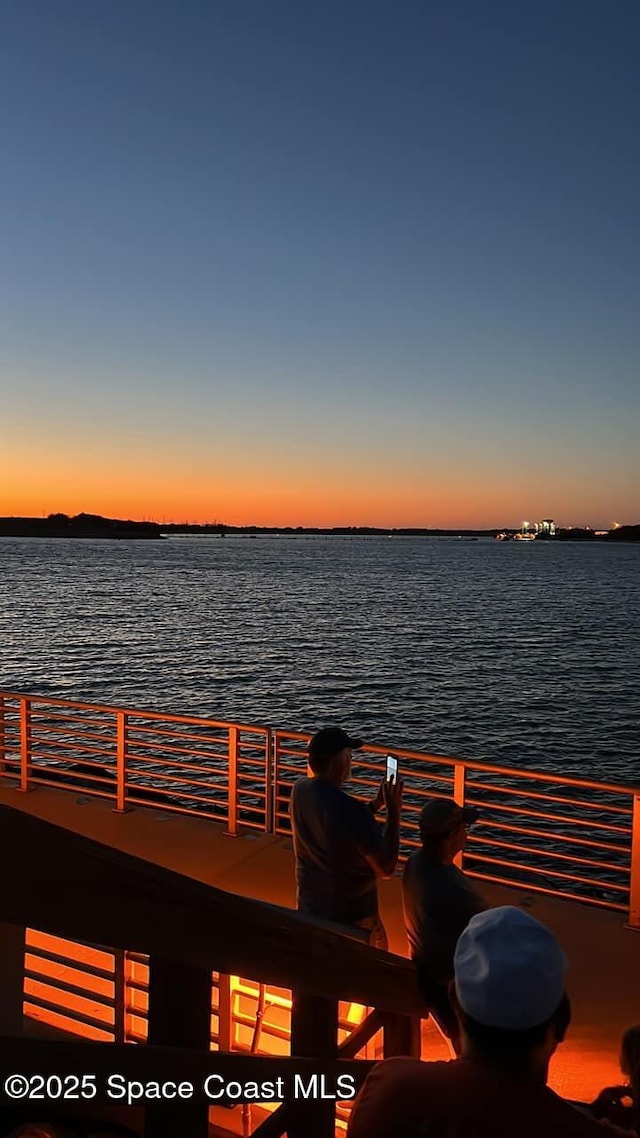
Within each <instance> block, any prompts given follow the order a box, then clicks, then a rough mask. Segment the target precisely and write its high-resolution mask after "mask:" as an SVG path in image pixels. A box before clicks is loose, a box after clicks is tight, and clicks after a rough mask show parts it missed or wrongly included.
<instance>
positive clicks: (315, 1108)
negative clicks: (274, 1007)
mask: <svg viewBox="0 0 640 1138" xmlns="http://www.w3.org/2000/svg"><path fill="white" fill-rule="evenodd" d="M292 997H293V1000H292V1007H291V1055H292V1057H293V1056H295V1057H296V1058H311V1059H317V1060H319V1062H320V1063H322V1060H323V1059H331V1060H333V1059H336V1058H337V1053H338V1001H337V1000H332V999H327V998H325V997H323V996H311V995H308V994H307V993H303V992H293V993H292ZM309 1105H310V1104H307V1109H306V1110H305V1109H304V1107H303V1104H302V1103H300V1104H299V1103H294V1109H293V1111H292V1112H291V1116H290V1118H287V1123H288V1124H287V1135H288V1138H334V1136H335V1127H336V1108H335V1102H318V1101H317V1100H315V1101H314V1102H313V1104H312V1105H311V1107H310V1109H309ZM298 1107H299V1108H300V1109H296V1108H298Z"/></svg>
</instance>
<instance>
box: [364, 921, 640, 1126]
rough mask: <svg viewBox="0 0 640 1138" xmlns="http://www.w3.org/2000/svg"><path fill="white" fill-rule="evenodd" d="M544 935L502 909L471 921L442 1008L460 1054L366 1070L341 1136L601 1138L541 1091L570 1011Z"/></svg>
mask: <svg viewBox="0 0 640 1138" xmlns="http://www.w3.org/2000/svg"><path fill="white" fill-rule="evenodd" d="M566 968H567V960H566V957H565V955H564V952H563V951H562V949H561V948H560V945H559V944H558V942H557V940H556V938H555V937H554V936H553V934H552V933H551V932H550V931H549V930H548V929H547V928H545V926H544V925H541V924H540V922H539V921H536V920H535V919H534V918H533V917H531V916H530V915H529V914H528V913H525V912H523V911H522V910H521V909H516V908H513V907H511V906H504V907H501V908H496V909H488V910H486V911H485V912H483V913H478V914H477V915H476V916H475V917H472V918H471V921H470V922H469V924H468V926H467V928H466V929H465V931H464V932H463V934H462V936H461V937H460V940H459V941H458V945H457V948H456V952H455V959H454V970H455V980H454V981H452V984H451V1001H452V1004H453V1006H454V1008H455V1011H456V1015H457V1016H458V1021H459V1025H460V1036H461V1040H462V1055H461V1057H460V1058H459V1059H454V1060H453V1061H450V1062H445V1063H422V1062H420V1060H418V1059H388V1060H386V1061H385V1062H383V1063H379V1064H378V1065H377V1066H376V1067H374V1069H373V1070H372V1071H371V1073H370V1074H369V1076H368V1077H367V1079H366V1080H365V1083H364V1085H363V1087H362V1089H361V1091H360V1094H359V1096H358V1098H357V1100H356V1103H355V1105H354V1108H353V1112H352V1115H351V1120H350V1123H349V1128H348V1138H606V1136H607V1135H609V1138H610V1136H611V1134H612V1132H613V1133H618V1134H625V1133H626V1131H622V1130H617V1129H614V1130H613V1131H612V1130H611V1129H607V1128H605V1126H604V1125H603V1124H602V1123H600V1122H597V1121H596V1120H595V1119H594V1118H589V1117H588V1116H587V1115H586V1114H584V1113H582V1112H581V1111H579V1110H576V1109H575V1107H574V1106H572V1105H571V1104H570V1103H568V1102H565V1100H564V1099H562V1098H560V1097H559V1096H558V1095H556V1094H554V1092H553V1091H552V1090H550V1089H549V1087H548V1086H547V1077H548V1069H549V1061H550V1059H551V1056H552V1055H553V1053H554V1051H555V1050H556V1048H557V1046H558V1044H559V1043H561V1042H562V1041H563V1039H564V1037H565V1034H566V1031H567V1028H568V1026H569V1023H570V1020H571V1009H570V1005H569V1000H568V998H567V995H566V992H565V986H564V985H565V972H566Z"/></svg>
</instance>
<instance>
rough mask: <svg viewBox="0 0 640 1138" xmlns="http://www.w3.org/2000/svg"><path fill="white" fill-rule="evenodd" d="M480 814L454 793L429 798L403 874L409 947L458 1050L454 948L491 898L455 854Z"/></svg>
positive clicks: (425, 991) (426, 993)
mask: <svg viewBox="0 0 640 1138" xmlns="http://www.w3.org/2000/svg"><path fill="white" fill-rule="evenodd" d="M477 817H478V812H477V810H474V809H473V808H472V807H462V806H458V805H457V803H455V802H454V801H453V799H451V798H433V799H432V800H431V801H430V802H427V803H426V805H425V806H424V807H423V808H422V812H421V814H420V822H419V824H420V840H421V847H422V848H421V849H420V850H418V851H417V852H416V853H414V854H413V855H412V856H411V857H410V858H409V859H408V861H407V863H406V865H405V868H404V875H403V879H402V904H403V910H404V921H405V927H406V930H407V940H408V942H409V953H410V956H411V958H412V960H413V961H414V963H415V965H416V968H417V971H418V981H419V983H420V990H421V992H422V995H423V997H424V1000H425V1003H426V1004H427V1006H428V1008H429V1010H430V1012H431V1015H432V1016H433V1018H434V1020H435V1021H436V1023H437V1024H438V1026H439V1027H440V1029H441V1030H442V1031H443V1032H444V1034H445V1035H447V1036H448V1038H449V1039H450V1040H451V1044H452V1046H453V1048H454V1050H455V1051H458V1049H459V1034H458V1021H457V1018H456V1015H455V1012H454V1010H453V1008H452V1006H451V1002H450V999H449V983H450V981H451V979H452V977H453V954H454V952H455V947H456V944H457V942H458V937H459V936H460V934H461V933H462V932H463V931H464V929H465V928H466V927H467V925H468V923H469V921H470V920H471V918H472V917H473V916H475V914H476V913H480V912H482V911H483V910H484V909H486V908H487V903H486V901H485V899H484V897H483V896H482V894H481V893H480V892H479V891H478V890H477V889H476V887H475V886H474V885H473V884H472V882H471V881H470V880H469V878H468V877H467V876H466V875H465V874H464V873H463V872H462V870H461V869H458V867H457V866H456V865H455V864H454V858H455V857H456V856H457V854H459V853H461V851H462V850H463V849H464V848H465V846H466V843H467V829H468V827H469V826H472V825H473V823H474V822H475V821H477Z"/></svg>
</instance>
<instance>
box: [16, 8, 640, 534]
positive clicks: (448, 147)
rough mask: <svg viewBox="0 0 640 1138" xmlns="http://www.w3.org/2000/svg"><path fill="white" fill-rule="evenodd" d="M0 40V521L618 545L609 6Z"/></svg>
mask: <svg viewBox="0 0 640 1138" xmlns="http://www.w3.org/2000/svg"><path fill="white" fill-rule="evenodd" d="M0 43H1V46H0V119H1V120H2V137H3V142H4V145H3V151H4V163H3V166H4V172H3V179H2V189H1V193H2V204H3V208H2V211H1V214H0V243H1V245H2V248H3V262H4V269H5V271H4V273H3V274H2V280H1V282H0V335H1V341H2V349H1V358H0V383H1V385H2V388H3V391H4V392H5V395H4V398H3V403H4V414H3V418H4V419H5V424H6V435H5V437H6V440H7V445H6V447H5V449H4V459H3V458H2V457H0V474H2V476H3V477H2V482H3V487H4V491H3V493H2V496H1V500H0V512H2V513H13V512H16V513H17V512H24V511H25V510H26V509H27V508H28V507H29V503H32V506H31V508H32V509H33V512H41V510H40V509H39V508H38V509H36V504H37V505H38V506H39V505H40V503H41V504H42V509H43V510H48V509H49V508H51V509H56V508H65V506H66V507H68V508H69V509H70V510H73V509H74V508H75V506H77V508H78V509H80V508H87V509H96V510H97V509H99V510H101V511H102V512H109V511H110V510H113V509H115V508H116V506H117V507H118V509H119V511H120V512H123V511H124V512H127V511H128V512H129V513H130V514H132V515H136V516H142V515H143V514H145V515H156V516H161V515H167V514H171V512H172V511H174V512H175V513H176V516H179V517H185V516H189V517H193V518H195V517H196V516H197V517H203V518H204V517H211V516H216V517H224V518H225V519H226V520H228V521H229V522H232V521H238V522H240V521H246V522H250V521H253V520H256V521H265V523H266V522H269V521H271V522H273V523H276V522H278V521H281V522H282V523H283V524H304V523H305V522H309V524H314V523H321V524H332V523H334V524H347V523H349V522H351V523H352V524H358V523H359V522H361V523H362V524H367V523H376V522H379V523H380V524H415V525H431V524H433V525H440V524H451V525H456V524H460V525H462V524H478V525H492V524H509V523H512V524H515V523H517V522H519V521H520V520H521V519H522V518H524V517H531V516H536V515H537V514H538V513H539V514H540V515H541V516H555V517H557V518H559V519H560V520H561V521H564V522H565V523H567V524H580V523H581V522H590V523H591V524H594V525H603V524H608V523H610V522H611V521H613V520H623V521H640V517H638V509H637V501H638V494H637V487H638V485H640V477H639V475H640V469H639V465H640V464H639V463H638V459H637V435H638V425H639V417H640V383H639V363H640V334H639V332H638V327H639V325H640V321H639V320H638V308H639V304H638V300H639V286H638V277H639V274H638V264H639V253H640V248H639V246H640V240H639V225H638V205H637V203H638V201H640V160H639V158H638V147H637V137H638V133H639V125H640V124H639V117H640V116H639V110H640V81H639V79H638V73H639V68H638V62H637V61H638V59H639V58H640V8H639V7H638V5H637V3H636V2H635V0H634V2H627V0H621V2H616V3H614V4H605V3H604V2H603V3H593V2H591V0H584V2H581V3H574V2H572V0H569V2H566V3H565V2H563V0H560V2H558V0H556V2H555V3H547V2H544V0H543V2H542V3H539V2H537V3H535V4H534V3H526V4H525V3H523V4H514V3H513V2H506V0H505V2H495V0H488V2H486V3H482V4H481V3H477V2H474V3H471V2H461V3H450V4H444V3H443V4H440V3H426V2H422V3H418V2H413V0H411V2H400V3H376V2H369V3H362V2H360V0H343V2H342V3H333V2H329V3H323V4H322V5H319V4H311V3H305V2H302V0H297V2H295V3H294V2H293V0H287V2H284V0H262V2H258V0H250V2H243V0H233V2H232V0H228V2H216V0H210V2H208V3H204V2H189V0H186V2H183V3H178V2H176V3H167V2H163V0H154V2H153V3H152V2H150V0H132V2H129V0H127V2H124V0H110V2H109V3H97V2H91V0H89V2H87V0H73V2H72V0H56V2H55V3H51V2H50V0H5V3H4V4H3V6H2V12H1V13H0ZM3 463H4V468H3ZM114 466H115V467H117V470H118V472H119V474H118V477H117V478H115V480H114ZM127 486H129V488H130V489H129V491H127ZM128 493H129V497H127V494H128ZM114 495H115V497H114Z"/></svg>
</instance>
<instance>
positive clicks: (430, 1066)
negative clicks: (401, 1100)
mask: <svg viewBox="0 0 640 1138" xmlns="http://www.w3.org/2000/svg"><path fill="white" fill-rule="evenodd" d="M460 1071H461V1066H460V1061H459V1060H455V1059H454V1060H442V1061H441V1062H435V1063H433V1062H431V1063H425V1062H423V1060H422V1059H410V1058H408V1057H404V1056H398V1057H397V1058H393V1059H383V1061H382V1062H381V1063H377V1064H376V1066H375V1067H374V1068H373V1069H372V1071H371V1072H370V1074H369V1076H368V1077H367V1083H368V1084H369V1090H372V1089H374V1088H375V1089H380V1090H381V1089H384V1088H386V1087H392V1088H393V1092H394V1094H398V1091H399V1088H403V1092H405V1091H409V1090H410V1089H412V1090H413V1089H416V1088H420V1087H425V1088H428V1087H430V1086H432V1085H433V1084H434V1083H437V1082H439V1081H441V1080H442V1079H445V1080H447V1079H450V1078H457V1077H458V1076H459V1075H460Z"/></svg>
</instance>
